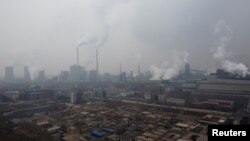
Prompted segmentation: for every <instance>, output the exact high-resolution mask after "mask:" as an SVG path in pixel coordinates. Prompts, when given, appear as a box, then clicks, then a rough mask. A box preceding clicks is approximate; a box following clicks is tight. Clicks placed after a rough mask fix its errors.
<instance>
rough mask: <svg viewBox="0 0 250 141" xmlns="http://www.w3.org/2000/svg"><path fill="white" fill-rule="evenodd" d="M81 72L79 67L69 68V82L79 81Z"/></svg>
mask: <svg viewBox="0 0 250 141" xmlns="http://www.w3.org/2000/svg"><path fill="white" fill-rule="evenodd" d="M81 71H82V68H81V66H79V65H72V66H70V79H71V81H80V80H81Z"/></svg>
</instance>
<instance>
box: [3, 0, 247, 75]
mask: <svg viewBox="0 0 250 141" xmlns="http://www.w3.org/2000/svg"><path fill="white" fill-rule="evenodd" d="M249 7H250V1H249V0H0V70H1V71H0V72H1V74H0V76H3V74H4V67H5V66H7V65H13V66H16V68H22V67H23V66H30V67H31V70H32V71H37V70H40V69H45V70H46V73H47V74H48V75H55V74H58V73H59V72H60V71H61V70H68V67H69V66H70V65H71V64H75V63H76V47H77V45H79V44H81V43H86V44H84V45H81V46H80V64H82V65H85V66H86V69H87V70H90V69H94V68H95V50H96V48H97V46H98V44H99V43H100V42H103V45H101V46H100V47H99V58H100V66H99V69H100V72H101V73H104V72H111V73H118V72H119V63H120V62H121V63H122V68H123V70H125V71H130V70H134V71H136V69H137V64H138V63H140V64H141V68H142V70H149V68H150V66H152V65H156V66H159V67H160V66H161V65H165V64H166V62H168V63H169V62H170V63H171V60H172V59H173V54H176V53H173V52H179V54H186V53H188V54H189V58H188V61H189V62H190V63H191V66H192V67H193V68H195V69H202V70H209V71H211V70H213V69H214V68H216V67H220V64H218V63H217V61H218V60H216V59H214V57H213V51H214V50H216V48H217V46H218V42H220V38H221V37H224V36H227V35H216V34H215V30H216V25H217V24H218V23H220V22H222V23H224V25H225V27H226V28H228V30H230V39H229V40H228V41H227V43H226V44H225V46H226V47H225V49H226V52H225V53H226V54H228V55H227V57H228V58H230V60H232V61H235V62H242V63H244V64H246V65H247V66H250V55H249V53H250V46H249V45H250V8H249ZM221 28H224V27H221ZM223 34H224V33H223ZM225 34H228V33H225ZM218 36H220V37H218ZM88 41H89V42H90V41H93V42H91V43H90V44H87V42H88Z"/></svg>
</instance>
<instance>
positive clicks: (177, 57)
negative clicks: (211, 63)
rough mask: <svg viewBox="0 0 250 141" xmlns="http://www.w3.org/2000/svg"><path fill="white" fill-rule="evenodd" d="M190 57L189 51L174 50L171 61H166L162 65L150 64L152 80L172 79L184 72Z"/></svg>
mask: <svg viewBox="0 0 250 141" xmlns="http://www.w3.org/2000/svg"><path fill="white" fill-rule="evenodd" d="M188 57H189V54H188V53H187V52H177V51H173V53H172V61H171V62H165V63H164V64H163V65H161V67H158V66H156V65H152V66H150V71H151V74H152V78H151V80H161V79H163V80H170V79H173V78H175V77H177V76H178V75H180V73H182V72H183V70H184V65H185V63H187V61H188Z"/></svg>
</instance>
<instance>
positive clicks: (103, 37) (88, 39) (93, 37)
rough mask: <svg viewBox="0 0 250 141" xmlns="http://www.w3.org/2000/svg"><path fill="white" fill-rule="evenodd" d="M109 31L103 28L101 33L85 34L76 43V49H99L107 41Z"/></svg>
mask: <svg viewBox="0 0 250 141" xmlns="http://www.w3.org/2000/svg"><path fill="white" fill-rule="evenodd" d="M108 36H109V29H108V28H104V29H103V30H102V31H97V32H95V33H94V34H93V33H85V35H84V36H83V37H82V39H81V40H79V41H78V43H77V47H83V46H95V47H97V48H100V47H101V46H103V44H104V43H105V42H106V41H107V39H108Z"/></svg>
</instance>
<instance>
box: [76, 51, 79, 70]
mask: <svg viewBox="0 0 250 141" xmlns="http://www.w3.org/2000/svg"><path fill="white" fill-rule="evenodd" d="M76 49H77V50H76V57H77V58H76V61H77V62H76V63H77V66H79V48H78V47H77V48H76Z"/></svg>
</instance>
